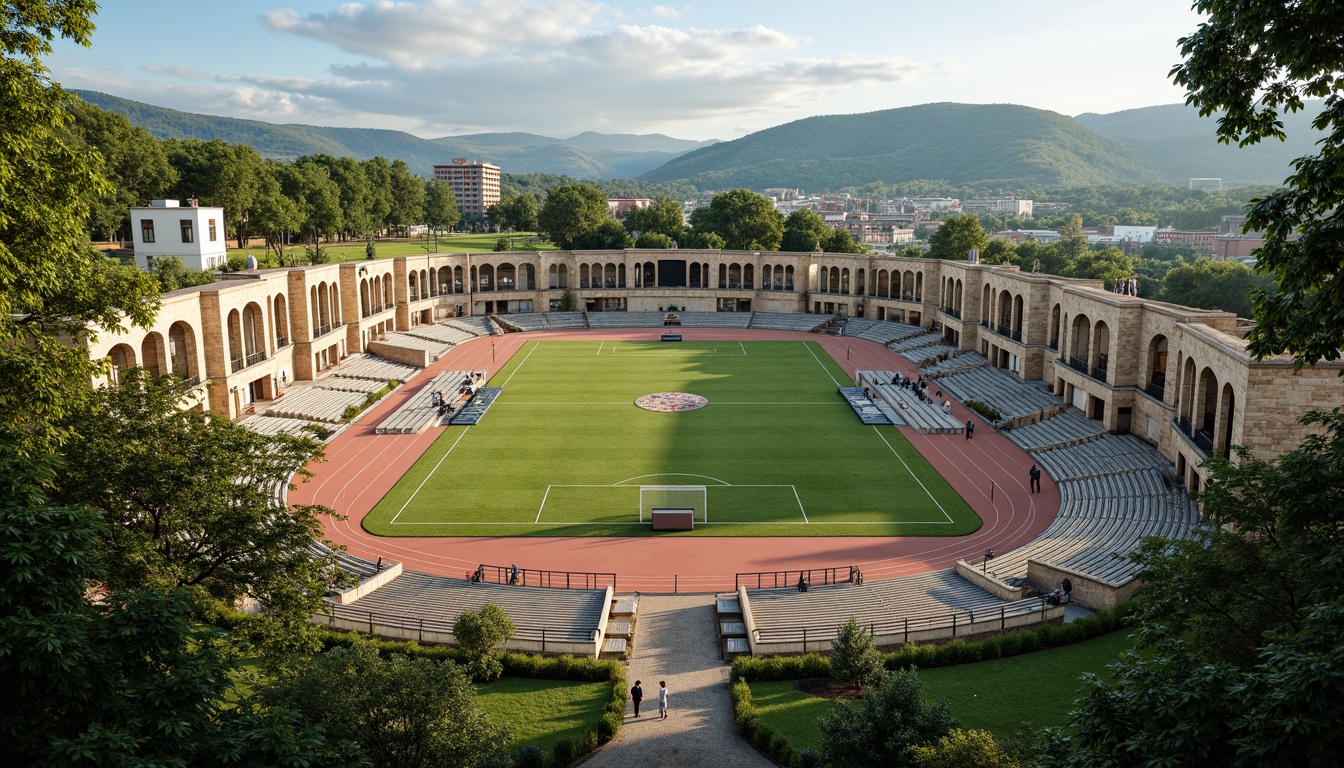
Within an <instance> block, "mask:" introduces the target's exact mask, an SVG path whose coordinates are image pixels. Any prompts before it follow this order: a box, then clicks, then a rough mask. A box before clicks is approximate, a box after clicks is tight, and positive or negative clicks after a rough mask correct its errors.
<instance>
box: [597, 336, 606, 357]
mask: <svg viewBox="0 0 1344 768" xmlns="http://www.w3.org/2000/svg"><path fill="white" fill-rule="evenodd" d="M605 346H607V340H606V339H603V340H602V343H601V344H598V345H597V356H598V357H601V356H602V348H603V347H605Z"/></svg>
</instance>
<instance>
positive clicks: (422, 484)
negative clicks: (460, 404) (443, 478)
mask: <svg viewBox="0 0 1344 768" xmlns="http://www.w3.org/2000/svg"><path fill="white" fill-rule="evenodd" d="M470 430H471V427H467V428H466V429H463V430H462V434H460V435H458V436H457V439H456V440H454V441H453V444H452V445H450V446H448V450H447V451H446V452H445V453H444V454H443V456H441V457H440V458H439V461H438V463H437V464H435V465H434V468H433V469H431V470H429V474H427V475H425V479H424V480H421V481H420V484H419V485H417V486H416V487H415V490H414V491H412V492H411V496H410V498H408V499H406V503H405V504H402V505H401V509H398V510H397V514H395V515H393V516H392V519H391V520H390V521H388V525H396V524H397V518H398V517H401V513H402V512H405V511H406V508H407V507H409V506H410V505H411V502H412V501H415V497H416V496H418V495H420V489H421V488H424V487H425V483H428V482H429V478H431V477H433V476H434V473H435V472H438V471H439V467H440V466H442V465H443V462H444V461H445V460H447V458H448V455H449V454H451V453H452V452H453V449H454V448H456V447H457V444H458V443H460V442H462V438H464V437H466V436H467V432H468V431H470Z"/></svg>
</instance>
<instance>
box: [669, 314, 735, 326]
mask: <svg viewBox="0 0 1344 768" xmlns="http://www.w3.org/2000/svg"><path fill="white" fill-rule="evenodd" d="M675 314H676V316H677V319H678V320H680V321H681V324H682V325H683V326H685V327H687V328H746V327H747V325H748V324H750V323H751V313H750V312H677V313H675Z"/></svg>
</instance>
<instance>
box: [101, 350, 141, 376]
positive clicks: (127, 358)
mask: <svg viewBox="0 0 1344 768" xmlns="http://www.w3.org/2000/svg"><path fill="white" fill-rule="evenodd" d="M107 357H108V359H109V360H111V361H112V370H111V371H110V372H109V378H111V379H112V383H113V384H120V383H121V380H122V379H123V378H124V377H125V376H126V372H127V371H129V370H131V369H132V368H134V367H135V350H134V349H132V348H131V346H130V345H129V344H118V345H116V346H115V347H113V348H112V351H111V352H108V353H107Z"/></svg>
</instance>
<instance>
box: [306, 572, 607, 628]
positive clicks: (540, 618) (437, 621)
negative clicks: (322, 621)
mask: <svg viewBox="0 0 1344 768" xmlns="http://www.w3.org/2000/svg"><path fill="white" fill-rule="evenodd" d="M605 602H606V590H580V589H543V588H538V587H515V586H509V585H507V584H490V583H485V582H481V583H473V582H470V581H466V580H465V579H452V578H448V577H445V576H433V575H430V574H427V573H417V572H414V571H407V572H405V573H402V575H401V576H398V577H397V578H396V579H393V580H392V581H391V582H389V583H388V584H387V585H385V586H383V587H382V588H380V589H378V590H376V591H374V592H373V593H371V594H369V595H367V596H365V597H363V598H360V600H359V601H357V602H356V603H354V604H353V605H349V606H342V605H332V606H331V608H332V613H333V614H334V615H335V616H336V617H337V618H348V619H354V620H365V619H367V617H368V615H369V614H370V613H372V614H373V615H374V617H375V621H377V620H378V619H383V620H388V621H399V622H401V623H403V624H406V625H409V626H416V625H418V624H421V623H422V625H423V627H424V629H425V630H426V631H434V632H447V633H451V632H452V630H453V621H454V620H456V619H457V617H458V616H459V615H460V614H461V613H462V612H463V611H466V610H477V609H479V608H480V607H481V606H483V605H485V604H486V603H493V604H495V605H497V606H499V607H500V608H502V609H504V612H505V613H506V614H508V616H509V618H510V619H513V623H514V625H515V626H516V627H517V631H516V632H515V634H514V638H515V639H522V640H537V641H539V640H541V639H542V631H543V630H545V633H546V639H547V640H548V641H551V642H556V643H561V642H573V643H587V642H593V641H595V640H596V637H597V634H598V633H599V632H602V631H604V627H605V624H606V618H607V617H606V616H605V615H603V606H604V605H605Z"/></svg>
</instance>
